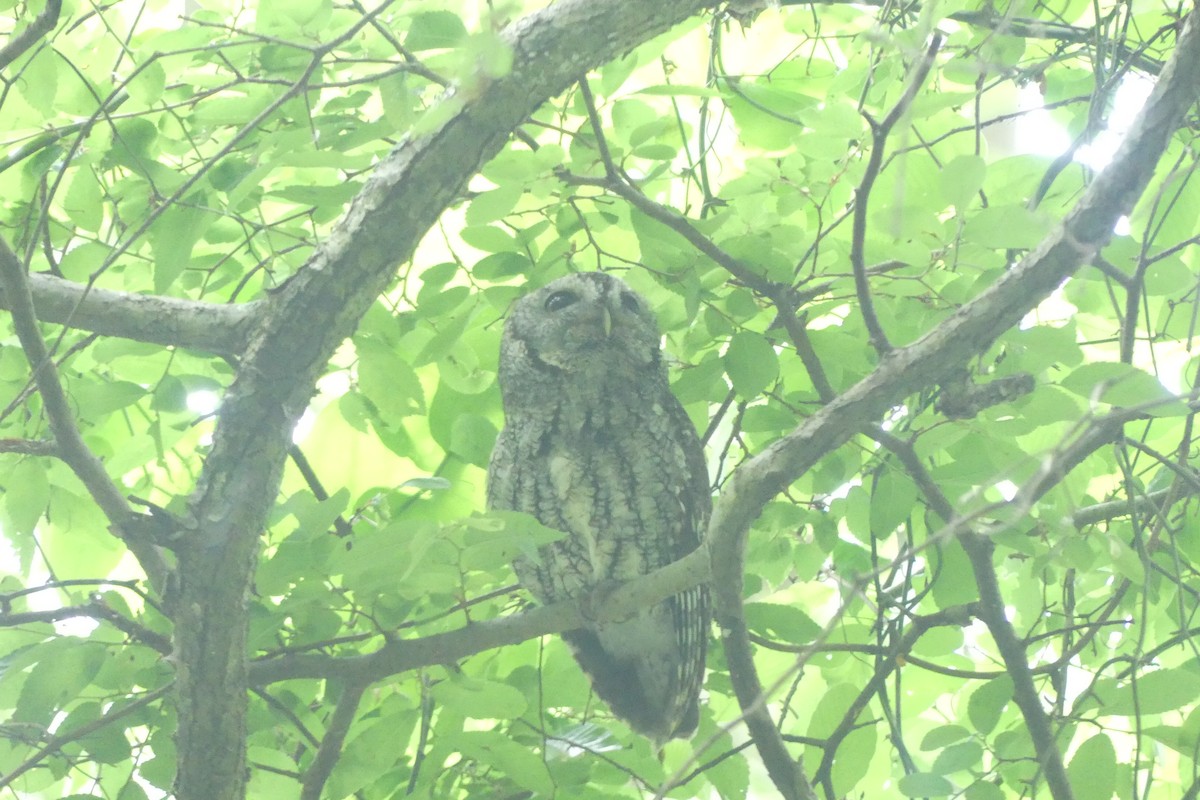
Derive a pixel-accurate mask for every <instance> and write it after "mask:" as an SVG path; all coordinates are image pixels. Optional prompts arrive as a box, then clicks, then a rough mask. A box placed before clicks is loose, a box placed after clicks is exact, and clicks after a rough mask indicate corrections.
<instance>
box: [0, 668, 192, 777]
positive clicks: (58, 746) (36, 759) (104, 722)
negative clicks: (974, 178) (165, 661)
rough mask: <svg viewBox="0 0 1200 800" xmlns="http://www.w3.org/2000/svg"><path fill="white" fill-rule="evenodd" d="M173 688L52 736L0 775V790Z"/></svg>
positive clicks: (160, 688) (143, 696) (164, 688)
mask: <svg viewBox="0 0 1200 800" xmlns="http://www.w3.org/2000/svg"><path fill="white" fill-rule="evenodd" d="M171 686H172V684H167V685H166V686H161V687H159V688H158V689H155V690H154V691H152V692H149V693H147V694H144V695H142V696H141V697H139V698H138V699H137V700H134V701H133V702H131V703H129V704H128V705H124V706H120V707H119V708H116V709H114V710H111V711H109V712H108V713H107V714H105V715H104V716H102V717H100V718H99V719H97V720H94V721H92V722H89V723H87V724H85V725H80V726H79V727H78V728H72V729H71V730H69V731H67V732H66V733H63V734H58V735H55V736H51V737H50V739H49V740H48V741H47V742H46V744H44V745H42V747H40V748H39V749H38V751H37V752H36V753H34V754H33V755H32V756H30V757H29V758H27V759H25V760H24V761H22V762H21V763H20V764H18V765H17V766H16V767H15V768H14V769H13V771H12V772H10V773H8V774H7V775H0V789H5V788H7V787H9V786H12V784H13V782H14V781H15V780H16V779H17V778H19V777H21V776H22V775H24V774H25V773H26V772H29V770H31V769H33V768H34V767H36V766H38V765H39V764H41V763H42V762H43V761H45V760H46V758H47V757H49V756H52V755H54V754H55V753H57V752H59V751H60V750H62V748H63V746H64V745H67V744H70V743H71V742H77V741H79V740H80V739H82V738H84V737H86V736H89V735H91V734H93V733H95V732H96V731H98V730H101V729H102V728H105V727H107V726H109V725H112V724H113V723H114V722H116V721H117V720H120V719H123V718H125V717H127V716H129V715H130V714H133V713H134V712H136V711H139V710H141V709H143V708H145V707H146V706H148V705H150V704H151V703H153V702H155V701H156V700H158V699H160V698H161V697H162V696H163V695H165V694H166V693H167V692H169V691H170V690H171Z"/></svg>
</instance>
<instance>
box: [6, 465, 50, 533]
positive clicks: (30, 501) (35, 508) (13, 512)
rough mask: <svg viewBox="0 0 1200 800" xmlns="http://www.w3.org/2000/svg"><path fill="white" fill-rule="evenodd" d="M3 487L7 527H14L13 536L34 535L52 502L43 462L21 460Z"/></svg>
mask: <svg viewBox="0 0 1200 800" xmlns="http://www.w3.org/2000/svg"><path fill="white" fill-rule="evenodd" d="M2 487H3V489H4V510H5V512H6V517H7V519H6V520H5V521H6V522H7V525H6V526H5V527H6V528H7V526H8V525H10V526H12V532H13V533H21V534H27V533H32V532H33V529H34V527H35V526H36V525H37V522H38V520H39V519H41V518H42V515H43V514H44V513H46V506H47V505H48V504H49V502H50V481H49V479H48V478H47V477H46V470H45V468H44V467H43V466H42V463H41V462H40V461H38V460H37V459H33V458H27V459H23V460H21V461H18V462H17V464H16V466H15V467H13V469H12V470H11V471H10V472H9V473H8V474H7V475H5V476H3V484H2Z"/></svg>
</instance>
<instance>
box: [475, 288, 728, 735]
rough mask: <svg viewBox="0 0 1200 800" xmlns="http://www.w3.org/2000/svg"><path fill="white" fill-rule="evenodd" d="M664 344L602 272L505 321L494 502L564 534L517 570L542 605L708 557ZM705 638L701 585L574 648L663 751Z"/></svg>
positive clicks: (697, 448)
mask: <svg viewBox="0 0 1200 800" xmlns="http://www.w3.org/2000/svg"><path fill="white" fill-rule="evenodd" d="M661 339H662V336H661V334H660V333H659V330H658V325H657V322H656V321H655V318H654V315H653V314H652V313H651V310H650V308H649V307H648V306H647V304H646V301H645V299H644V298H642V297H641V296H640V295H638V294H637V293H636V292H634V291H633V290H632V289H630V288H629V286H628V285H627V284H626V283H625V282H624V281H622V280H620V279H618V278H615V277H613V276H611V275H609V274H607V273H603V272H584V273H579V274H575V275H568V276H566V277H564V278H559V279H558V280H556V281H553V282H552V283H550V284H549V285H547V286H545V287H543V288H541V289H538V290H536V291H534V292H532V293H530V294H529V295H527V296H525V297H524V298H522V299H521V300H520V301H518V302H517V303H516V305H515V306H514V307H513V309H512V312H511V314H510V315H509V318H508V321H507V323H506V324H505V327H504V335H503V340H502V342H501V345H500V374H499V379H500V390H501V394H502V396H503V400H504V416H505V426H504V430H503V431H501V432H500V436H499V438H498V439H497V440H496V446H495V450H494V451H493V452H492V458H491V462H490V464H489V466H488V504H489V506H490V507H491V508H493V509H505V510H514V511H523V512H526V513H529V514H532V515H533V516H534V517H536V518H537V519H538V521H539V522H541V523H542V524H543V525H546V526H548V527H551V528H555V529H557V530H559V531H562V532H564V533H565V534H566V537H565V538H563V539H560V540H558V541H556V542H554V543H552V544H549V545H547V546H545V547H542V548H541V549H540V550H539V551H538V553H537V556H536V558H533V557H529V558H525V557H522V558H519V559H518V560H517V561H516V562H515V563H514V565H513V567H514V569H515V571H516V573H517V577H518V578H519V579H520V581H521V584H522V585H523V586H524V587H525V588H526V589H528V590H529V591H530V593H532V594H533V595H534V597H536V598H537V599H538V600H539V601H540V602H543V603H551V602H555V601H558V600H565V599H568V598H579V597H589V596H592V595H593V594H594V593H595V592H596V591H597V590H602V589H603V588H604V587H605V586H606V585H607V586H610V587H611V585H613V583H614V582H619V581H626V580H629V579H632V578H635V577H637V576H639V575H644V574H645V573H648V572H651V571H653V570H656V569H658V568H659V567H662V566H665V565H667V564H669V563H671V562H672V561H676V560H678V559H679V558H681V557H683V556H685V555H687V554H688V553H690V552H692V551H693V550H695V549H696V547H697V546H698V545H699V544H700V537H701V536H702V535H703V533H704V530H705V527H706V525H707V523H708V517H709V513H710V511H711V508H712V496H711V493H710V491H709V486H708V476H707V471H706V469H705V463H704V453H703V449H702V446H701V444H700V440H699V438H698V437H697V436H696V430H695V428H694V427H693V426H692V423H691V420H689V419H688V417H687V415H686V414H685V413H684V410H683V407H682V406H681V405H680V404H679V401H678V400H677V399H675V396H674V395H672V394H671V390H670V387H669V385H668V383H667V367H666V364H665V362H664V360H663V352H662V347H661ZM708 632H709V600H708V590H707V588H706V587H697V588H694V589H690V590H688V591H686V592H683V593H681V594H678V595H675V596H674V597H671V598H669V599H667V600H666V601H664V602H662V603H659V604H658V605H655V606H653V607H651V608H647V609H645V610H643V611H641V612H640V613H639V614H638V615H637V616H635V617H633V618H632V619H628V620H625V621H622V622H612V623H609V622H604V623H594V624H593V623H589V624H588V625H586V626H585V627H583V628H580V629H578V630H573V631H569V632H567V633H564V634H563V638H564V639H565V640H566V642H567V644H568V645H570V647H571V650H572V651H573V653H574V655H575V659H576V660H577V661H578V662H579V665H580V666H581V667H582V668H583V670H584V672H586V673H587V674H588V676H589V677H590V679H591V682H592V687H593V689H594V690H595V692H596V694H597V695H599V696H600V698H601V699H603V700H604V701H605V702H606V703H607V704H608V705H609V707H610V708H611V709H612V710H613V713H615V714H616V715H617V716H618V717H620V718H621V719H623V720H625V721H626V722H627V723H629V725H630V726H631V727H632V728H633V729H634V730H636V731H638V732H640V733H642V734H643V735H645V736H647V737H648V738H649V739H651V740H652V741H653V742H654V743H655V744H656V746H661V745H662V743H664V742H666V741H667V740H668V739H671V738H682V737H687V736H690V735H691V734H692V733H693V732H694V731H695V729H696V724H697V721H698V717H699V708H698V702H699V692H700V684H701V682H702V680H703V677H704V654H705V648H706V646H707V641H708Z"/></svg>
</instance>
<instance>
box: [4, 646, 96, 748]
mask: <svg viewBox="0 0 1200 800" xmlns="http://www.w3.org/2000/svg"><path fill="white" fill-rule="evenodd" d="M38 658H39V660H38V662H37V664H35V665H34V667H33V669H32V670H31V671H30V673H29V677H27V678H26V679H25V683H24V685H23V686H22V687H21V696H20V699H19V700H18V701H17V706H16V709H15V710H14V711H13V714H12V719H13V721H15V722H28V723H33V724H37V725H43V726H46V725H49V724H50V722H51V719H52V717H53V716H54V714H55V712H56V711H58V710H61V709H62V708H63V707H64V706H65V705H66V704H67V703H68V702H69V701H71V700H74V699H75V697H76V696H77V695H78V694H79V693H80V692H81V691H82V690H83V688H84V687H85V686H87V685H88V684H89V683H90V682H91V680H92V678H94V677H95V676H96V673H97V672H99V670H100V666H101V664H103V663H104V647H103V646H101V645H97V644H92V643H89V642H80V641H78V640H73V639H71V638H63V639H56V640H54V641H51V642H47V643H46V644H45V645H42V647H41V648H40V650H39V652H38Z"/></svg>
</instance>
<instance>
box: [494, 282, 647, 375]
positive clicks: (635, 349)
mask: <svg viewBox="0 0 1200 800" xmlns="http://www.w3.org/2000/svg"><path fill="white" fill-rule="evenodd" d="M661 338H662V336H661V334H660V333H659V330H658V323H657V321H656V320H655V319H654V315H653V314H652V313H651V311H650V308H649V307H648V306H647V304H646V301H645V299H644V298H643V297H642V296H641V295H639V294H638V293H637V292H635V291H633V289H631V288H629V285H628V284H626V283H625V282H624V281H623V280H621V279H620V278H615V277H613V276H612V275H609V274H607V273H604V272H580V273H577V274H574V275H567V276H566V277H563V278H559V279H558V280H556V281H553V282H551V283H549V284H547V285H546V286H543V287H542V288H540V289H538V290H536V291H534V292H531V293H530V294H528V295H526V296H525V297H523V298H521V299H520V300H519V301H517V303H516V305H515V306H513V310H512V313H511V314H509V317H508V322H507V323H506V324H505V326H504V342H503V345H502V347H501V359H500V374H501V382H502V383H503V382H504V378H505V377H506V375H505V373H506V372H507V373H508V375H510V376H513V375H515V373H516V372H519V371H524V370H529V371H532V372H534V373H538V372H540V373H541V374H542V375H544V376H545V377H553V376H557V377H560V378H563V377H571V378H583V379H593V378H595V379H604V378H617V379H618V380H619V379H622V378H630V379H633V378H637V377H641V376H644V375H645V373H647V372H657V371H658V370H660V369H661V354H662V352H661V346H660V341H661ZM605 382H606V383H607V382H608V381H607V380H605Z"/></svg>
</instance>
